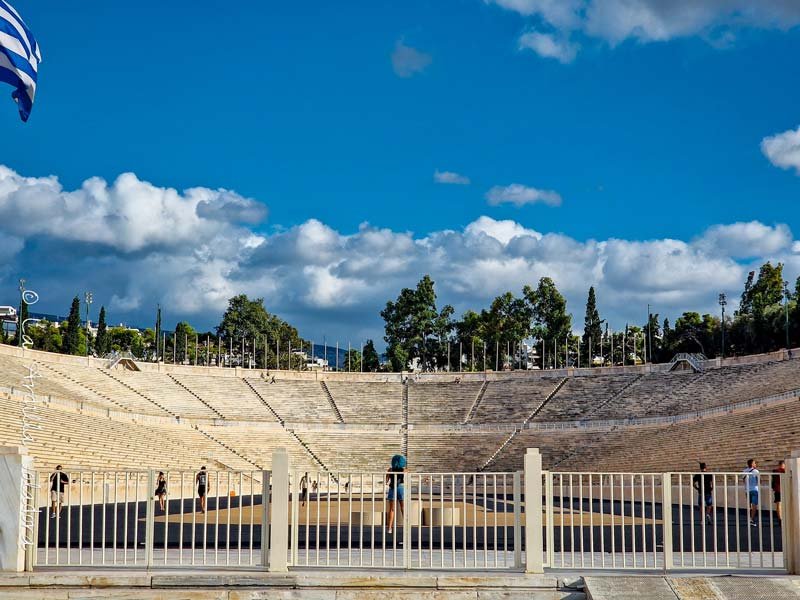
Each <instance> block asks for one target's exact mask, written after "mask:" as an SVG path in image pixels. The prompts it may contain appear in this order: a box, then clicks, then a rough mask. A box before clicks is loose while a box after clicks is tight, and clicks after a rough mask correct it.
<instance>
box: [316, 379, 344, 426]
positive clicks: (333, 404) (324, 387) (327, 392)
mask: <svg viewBox="0 0 800 600" xmlns="http://www.w3.org/2000/svg"><path fill="white" fill-rule="evenodd" d="M319 384H320V385H321V386H322V391H323V392H325V397H326V398H327V399H328V403H329V404H330V405H331V409H333V413H334V414H335V415H336V418H337V419H338V420H339V423H344V419H343V418H342V413H340V412H339V407H338V406H336V401H335V400H334V399H333V394H331V391H330V390H329V389H328V384H327V383H325V382H324V381H320V382H319Z"/></svg>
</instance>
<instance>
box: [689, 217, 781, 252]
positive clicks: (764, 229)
mask: <svg viewBox="0 0 800 600" xmlns="http://www.w3.org/2000/svg"><path fill="white" fill-rule="evenodd" d="M791 244H792V232H791V230H790V229H789V227H787V226H786V225H784V224H779V225H775V226H773V227H770V226H769V225H764V224H763V223H760V222H758V221H750V222H749V223H732V224H730V225H714V226H713V227H710V228H708V230H706V232H705V233H704V234H703V236H702V237H701V238H700V239H699V240H698V241H697V243H696V245H697V246H699V247H702V248H703V249H704V250H706V251H707V252H709V253H717V254H719V255H721V256H731V257H734V258H750V257H754V256H770V255H772V254H775V253H777V252H783V251H785V250H788V249H789V248H790V247H791Z"/></svg>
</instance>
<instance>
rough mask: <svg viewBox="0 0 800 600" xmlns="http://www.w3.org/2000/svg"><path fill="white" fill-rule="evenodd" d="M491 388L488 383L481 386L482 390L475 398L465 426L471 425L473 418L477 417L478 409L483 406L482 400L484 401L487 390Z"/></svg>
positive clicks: (465, 420) (464, 423)
mask: <svg viewBox="0 0 800 600" xmlns="http://www.w3.org/2000/svg"><path fill="white" fill-rule="evenodd" d="M488 386H489V382H488V381H484V382H483V384H482V385H481V389H479V390H478V394H477V395H476V396H475V401H474V402H473V403H472V407H471V408H470V409H469V412H468V413H467V417H466V418H465V419H464V422H463V425H466V424H467V423H469V422H470V421H471V420H472V418H473V417H474V416H475V413H476V412H477V411H478V407H479V406H480V405H481V400H483V396H484V394H486V388H487V387H488Z"/></svg>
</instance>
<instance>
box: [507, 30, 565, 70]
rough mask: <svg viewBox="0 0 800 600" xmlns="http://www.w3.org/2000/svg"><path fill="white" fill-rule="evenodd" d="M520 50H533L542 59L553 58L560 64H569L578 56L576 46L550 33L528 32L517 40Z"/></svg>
mask: <svg viewBox="0 0 800 600" xmlns="http://www.w3.org/2000/svg"><path fill="white" fill-rule="evenodd" d="M519 47H520V49H521V50H524V49H528V50H533V51H534V52H535V53H536V54H538V55H539V56H541V57H544V58H554V59H556V60H557V61H558V62H560V63H564V64H566V63H571V62H572V61H573V60H575V56H576V55H577V54H578V45H577V44H575V43H573V42H570V41H569V40H567V39H564V38H561V37H558V36H556V35H553V34H550V33H540V32H538V31H529V32H527V33H524V34H523V35H521V36H520V38H519Z"/></svg>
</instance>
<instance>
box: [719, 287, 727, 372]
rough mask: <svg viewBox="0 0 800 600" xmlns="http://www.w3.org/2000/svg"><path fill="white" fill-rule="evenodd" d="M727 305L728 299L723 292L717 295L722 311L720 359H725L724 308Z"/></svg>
mask: <svg viewBox="0 0 800 600" xmlns="http://www.w3.org/2000/svg"><path fill="white" fill-rule="evenodd" d="M727 304H728V298H727V296H726V295H725V292H723V293H721V294H720V295H719V306H720V308H721V309H722V354H721V355H720V356H721V357H722V358H725V306H727Z"/></svg>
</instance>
